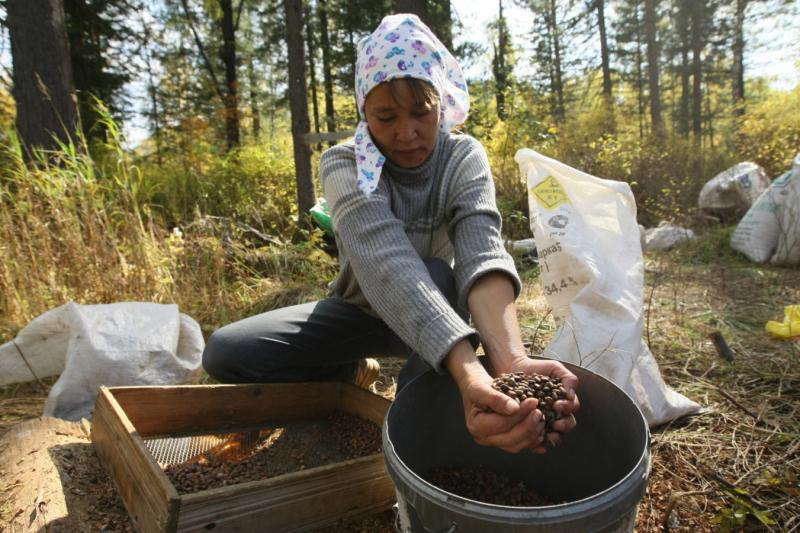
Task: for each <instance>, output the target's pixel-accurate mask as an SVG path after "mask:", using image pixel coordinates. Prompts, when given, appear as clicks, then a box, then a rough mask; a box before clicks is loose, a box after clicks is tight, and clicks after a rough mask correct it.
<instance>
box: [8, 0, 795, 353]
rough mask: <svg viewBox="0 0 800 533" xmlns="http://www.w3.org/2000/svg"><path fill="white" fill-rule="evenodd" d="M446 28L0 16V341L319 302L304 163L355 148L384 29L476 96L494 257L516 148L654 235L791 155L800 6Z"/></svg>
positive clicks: (184, 7) (554, 4) (520, 220)
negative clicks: (616, 200) (713, 190)
mask: <svg viewBox="0 0 800 533" xmlns="http://www.w3.org/2000/svg"><path fill="white" fill-rule="evenodd" d="M454 5H455V4H453V5H451V2H450V1H449V0H427V1H426V0H415V1H409V0H406V1H403V0H396V1H395V2H391V1H389V0H352V1H342V0H307V1H305V2H299V1H289V0H285V1H283V2H277V1H274V0H271V1H255V0H238V1H237V0H204V1H200V0H141V1H136V0H30V1H26V0H7V1H6V2H4V3H3V4H2V7H3V13H2V16H3V19H4V35H3V36H4V43H5V44H6V48H5V49H4V51H3V54H2V57H3V58H4V60H5V62H6V63H7V65H5V68H4V71H3V76H2V78H3V88H2V90H0V127H2V129H3V131H4V132H5V133H4V134H3V137H2V139H1V140H0V143H1V146H2V159H0V166H1V168H2V173H1V174H0V253H1V254H2V256H3V261H2V266H0V341H5V340H8V339H9V338H11V337H13V335H14V334H15V332H16V331H18V330H19V328H20V327H22V326H24V325H25V324H26V323H27V322H28V321H29V320H31V319H32V318H33V317H35V316H37V315H38V314H40V313H42V312H44V311H46V310H47V309H50V308H52V307H54V306H56V305H60V304H62V303H64V302H66V301H69V300H72V301H77V302H82V303H101V302H110V301H120V300H145V301H158V302H176V303H178V304H179V305H180V306H181V308H182V310H184V311H185V312H187V313H189V314H191V315H192V316H195V317H196V318H197V319H198V320H199V321H200V322H201V324H202V325H203V328H204V330H205V331H206V332H208V331H210V330H212V329H214V328H215V327H217V326H219V325H221V324H224V323H227V322H229V321H231V320H234V319H236V318H239V317H241V316H244V315H246V314H249V313H252V312H255V311H260V310H263V309H265V308H271V307H274V306H277V305H283V304H286V303H294V302H295V301H298V300H302V299H304V298H307V297H311V296H319V295H321V294H323V293H324V291H325V282H326V281H327V280H329V279H330V278H331V277H332V276H333V275H334V273H335V271H336V262H335V258H333V257H331V256H330V255H329V254H327V253H325V252H324V251H323V250H322V248H324V236H323V233H322V232H321V231H320V230H319V229H315V227H314V226H313V225H312V224H311V223H310V222H309V219H308V216H307V212H308V209H309V208H310V207H311V205H313V203H314V201H315V200H316V197H318V196H321V195H322V192H321V189H320V186H319V182H318V178H317V176H316V164H317V161H318V157H319V155H320V153H321V152H322V151H323V150H324V149H325V148H326V147H327V146H329V145H332V144H333V142H335V140H331V141H324V140H323V141H321V142H313V143H312V144H305V143H304V142H302V141H303V139H307V137H305V134H306V133H307V132H312V133H314V132H321V133H325V132H344V133H341V134H339V135H334V136H333V137H341V136H342V135H346V134H347V132H349V131H352V130H353V128H354V126H355V124H356V117H357V113H356V109H355V101H354V96H353V95H354V93H353V65H354V62H355V45H356V43H357V42H358V40H359V39H360V38H361V37H363V36H365V35H366V34H368V33H369V32H370V31H371V30H372V29H374V27H376V26H377V24H378V22H379V21H380V19H381V17H382V16H384V15H386V14H388V13H390V12H393V11H406V12H416V13H418V14H420V16H421V17H422V19H423V20H425V21H426V22H427V23H428V24H429V25H430V26H431V27H432V28H433V29H434V31H435V32H436V33H437V34H438V35H439V36H440V37H441V38H442V40H443V41H444V42H445V43H446V44H447V45H448V46H449V47H451V49H452V50H454V53H455V54H456V55H457V56H458V58H459V59H460V61H461V62H462V64H463V65H464V66H465V71H466V72H467V73H468V74H469V73H472V74H471V75H470V76H471V77H470V80H469V86H470V92H471V95H472V110H471V114H470V118H469V120H468V121H467V122H466V124H464V125H463V131H465V132H466V133H469V134H471V135H473V136H475V137H476V138H477V139H479V140H480V141H481V142H482V143H483V144H484V146H485V147H486V149H487V151H488V153H489V157H490V161H491V164H492V168H493V172H494V177H495V182H496V187H497V196H498V203H499V206H500V209H501V211H502V213H503V218H504V235H505V237H506V238H507V239H522V238H527V237H530V236H531V234H530V229H529V225H528V218H527V215H528V205H527V192H526V189H525V185H524V181H523V179H522V178H521V176H520V175H519V171H518V169H517V167H516V164H515V163H514V160H513V156H514V153H515V152H516V150H517V149H519V148H521V147H530V148H533V149H535V150H538V151H540V152H542V153H544V154H546V155H549V156H551V157H554V158H556V159H559V160H561V161H564V162H565V163H567V164H569V165H572V166H575V167H577V168H579V169H581V170H583V171H586V172H589V173H591V174H594V175H597V176H600V177H605V178H610V179H615V180H623V181H626V182H628V183H629V184H630V185H631V187H632V189H633V191H634V194H635V196H636V199H637V203H638V207H639V221H640V223H642V224H643V225H645V226H648V227H649V226H653V225H656V224H657V223H658V222H660V221H663V220H670V221H674V222H677V223H680V224H683V225H687V226H693V225H697V223H698V220H699V218H698V213H697V209H696V201H697V194H698V192H699V190H700V188H701V187H702V185H703V184H704V183H705V182H706V181H707V180H708V179H710V178H711V177H712V176H713V175H715V174H716V173H718V172H720V171H722V170H724V169H725V168H728V167H729V166H731V165H732V164H735V163H737V162H741V161H746V160H749V161H754V162H756V163H758V164H760V165H761V166H763V167H764V168H765V169H766V170H767V173H768V174H769V176H770V177H776V176H778V175H780V174H782V173H783V172H784V171H786V170H787V169H788V168H789V167H790V165H791V160H792V158H793V157H794V155H795V153H796V152H797V150H798V146H800V86H798V85H797V82H796V80H797V79H798V76H797V72H798V70H800V66H798V61H800V42H798V40H797V39H794V40H792V39H788V40H787V39H785V38H782V36H785V35H787V34H789V35H797V34H798V30H799V29H800V8H799V7H798V5H797V3H796V2H790V1H785V0H784V1H782V0H707V1H702V2H698V1H692V0H671V1H658V0H558V1H556V0H517V1H515V2H513V3H511V2H510V0H506V1H505V2H503V1H502V0H501V1H499V2H495V3H492V11H493V12H494V16H493V17H492V19H491V20H490V21H489V23H488V24H487V25H486V26H485V27H484V28H482V31H480V32H478V33H475V32H474V31H473V32H471V33H465V31H464V25H463V22H462V18H463V16H464V15H460V14H459V13H458V12H457V10H455V9H454ZM463 9H464V10H465V11H466V10H467V9H468V8H466V7H464V8H463ZM482 9H485V7H484V8H482ZM509 10H510V11H511V12H512V13H522V12H524V13H526V14H529V15H530V19H529V20H530V25H529V27H527V28H523V29H522V30H519V28H518V25H517V26H515V28H516V31H515V33H512V32H511V31H510V30H509V26H510V24H509V20H508V13H509ZM754 27H759V28H766V30H765V33H767V35H763V34H762V35H759V36H758V38H756V36H754V34H753V32H752V30H751V28H754ZM770 33H772V36H770V35H769V34H770ZM778 47H780V49H778ZM9 52H10V53H9ZM770 54H774V56H775V57H778V56H780V57H781V58H782V61H784V63H782V64H784V65H785V64H787V63H786V62H785V61H786V57H787V56H788V57H789V58H790V59H789V61H790V63H789V64H791V61H792V60H793V61H794V65H793V67H791V68H790V69H789V70H790V71H789V72H783V73H781V75H780V76H779V77H778V80H777V81H779V82H780V83H775V81H776V80H775V79H770V78H768V77H765V76H764V75H763V72H764V71H763V70H762V69H759V71H758V72H759V73H762V75H757V74H755V73H751V72H750V71H749V68H750V67H749V65H751V64H752V58H753V57H756V55H757V56H758V57H759V58H760V61H761V62H762V65H763V62H764V58H765V57H766V58H769V57H770ZM481 65H483V66H484V67H485V68H481ZM787 80H788V81H787ZM15 126H16V127H15ZM123 131H135V132H136V136H137V138H138V142H137V143H136V144H135V145H134V144H133V143H131V142H128V141H126V140H125V138H124V135H123V133H122V132H123ZM143 132H144V134H143ZM323 137H324V136H323Z"/></svg>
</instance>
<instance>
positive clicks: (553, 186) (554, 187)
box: [530, 176, 570, 209]
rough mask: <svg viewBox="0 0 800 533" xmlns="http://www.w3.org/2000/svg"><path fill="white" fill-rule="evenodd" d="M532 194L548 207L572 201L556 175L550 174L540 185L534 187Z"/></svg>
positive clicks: (531, 190) (551, 207)
mask: <svg viewBox="0 0 800 533" xmlns="http://www.w3.org/2000/svg"><path fill="white" fill-rule="evenodd" d="M530 194H531V195H532V196H533V197H534V198H536V199H537V200H538V201H539V203H540V204H541V205H542V207H544V208H546V209H554V208H556V207H558V206H560V205H561V204H568V203H570V201H569V196H567V193H566V191H565V190H564V188H563V187H561V184H560V183H559V182H558V180H557V179H556V178H555V177H554V176H548V177H546V178H545V179H544V180H543V181H542V182H541V183H540V184H539V185H537V186H536V187H532V188H531V189H530Z"/></svg>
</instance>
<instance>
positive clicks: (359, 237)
mask: <svg viewBox="0 0 800 533" xmlns="http://www.w3.org/2000/svg"><path fill="white" fill-rule="evenodd" d="M320 176H321V181H322V186H323V188H324V191H325V198H326V200H327V201H328V205H330V207H331V215H332V219H333V226H334V228H335V231H336V234H337V238H338V241H339V244H340V246H342V247H343V252H344V255H346V257H347V258H348V259H349V261H350V264H351V268H352V270H353V272H354V274H355V277H356V279H357V281H358V284H359V287H360V288H361V291H362V292H363V294H364V296H365V297H366V299H367V301H368V302H369V304H370V306H371V307H372V309H373V310H374V311H375V312H376V313H377V314H378V315H379V316H380V317H381V318H382V319H383V320H384V321H385V322H386V323H387V324H388V325H389V327H390V328H392V330H393V331H394V332H395V333H397V335H398V336H399V337H400V338H401V339H402V340H403V341H404V342H405V343H406V344H408V345H409V346H410V347H411V348H412V349H413V350H414V351H415V352H417V353H418V354H419V355H420V356H421V357H422V358H423V359H424V360H425V361H426V362H427V363H428V364H430V365H431V366H432V367H433V368H434V369H436V370H437V371H438V372H442V371H443V370H442V366H441V365H442V361H443V360H444V358H445V357H446V356H447V354H448V353H449V352H450V350H451V349H452V347H453V346H454V345H455V344H456V343H457V342H458V341H460V340H461V339H464V338H468V337H471V336H475V335H477V334H476V332H475V330H473V329H472V328H471V327H469V325H467V324H466V323H465V322H464V321H463V320H462V319H461V317H459V316H458V313H456V311H455V310H454V309H453V308H452V307H451V306H450V304H449V303H448V301H447V299H446V298H445V296H444V295H443V294H442V293H441V291H439V289H438V287H437V286H436V285H435V283H434V282H433V280H432V279H431V277H430V275H429V273H428V269H427V268H426V267H425V264H424V263H423V261H422V259H421V258H420V256H419V255H418V254H417V252H416V250H415V249H414V247H413V246H412V244H411V242H410V241H409V239H408V237H407V236H406V233H405V229H404V227H403V223H402V222H401V221H400V220H399V219H397V218H396V217H395V216H394V214H393V213H392V211H391V209H390V205H389V194H388V189H387V185H386V182H385V180H381V182H380V183H379V185H378V188H377V189H376V190H375V191H374V192H373V193H372V194H371V195H369V196H367V195H366V194H364V193H363V192H362V191H360V190H359V189H358V187H357V185H356V180H355V176H356V162H355V155H354V153H353V150H352V147H348V146H346V145H340V146H336V147H334V148H331V149H329V150H328V151H326V152H325V153H324V154H323V156H322V158H321V160H320Z"/></svg>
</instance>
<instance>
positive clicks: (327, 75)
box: [317, 0, 336, 146]
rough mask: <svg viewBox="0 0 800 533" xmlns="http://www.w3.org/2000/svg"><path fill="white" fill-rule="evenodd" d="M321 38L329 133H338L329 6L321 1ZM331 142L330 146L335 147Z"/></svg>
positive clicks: (326, 118) (323, 0)
mask: <svg viewBox="0 0 800 533" xmlns="http://www.w3.org/2000/svg"><path fill="white" fill-rule="evenodd" d="M317 12H318V13H319V38H320V44H321V45H322V83H323V85H324V87H325V120H326V122H327V125H328V131H329V132H332V131H336V111H335V110H334V108H333V75H332V74H331V45H330V40H329V37H328V6H327V1H326V0H319V3H318V4H317ZM334 144H335V142H334V141H331V142H330V143H329V144H328V146H333V145H334Z"/></svg>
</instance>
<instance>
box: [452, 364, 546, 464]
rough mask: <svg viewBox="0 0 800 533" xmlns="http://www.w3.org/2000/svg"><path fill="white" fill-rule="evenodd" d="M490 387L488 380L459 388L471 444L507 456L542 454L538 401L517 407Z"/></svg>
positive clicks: (473, 381)
mask: <svg viewBox="0 0 800 533" xmlns="http://www.w3.org/2000/svg"><path fill="white" fill-rule="evenodd" d="M487 377H489V375H488V374H487ZM491 383H492V382H491V378H489V379H488V380H486V381H484V380H471V381H468V382H467V383H464V384H462V385H461V387H463V388H460V390H461V399H462V401H463V403H464V417H465V418H466V423H467V430H468V431H469V432H470V434H471V435H472V437H473V438H474V439H475V442H477V443H478V444H481V445H483V446H495V447H497V448H500V449H501V450H505V451H507V452H511V453H517V452H520V451H522V450H525V449H531V450H535V451H542V450H543V444H544V439H545V432H544V429H545V426H544V416H543V415H542V412H541V411H540V410H539V409H537V406H538V403H539V402H538V400H536V399H533V398H529V399H527V400H525V401H524V402H522V403H521V404H518V403H517V401H516V400H514V399H512V398H509V397H508V396H506V395H505V394H503V393H501V392H500V391H497V390H495V389H493V388H492V385H491Z"/></svg>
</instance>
